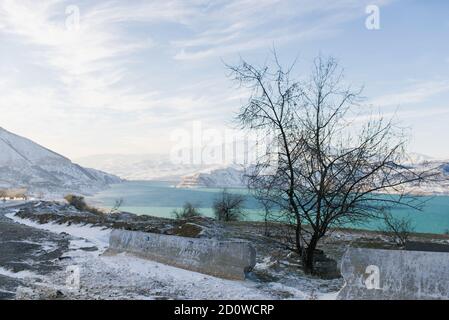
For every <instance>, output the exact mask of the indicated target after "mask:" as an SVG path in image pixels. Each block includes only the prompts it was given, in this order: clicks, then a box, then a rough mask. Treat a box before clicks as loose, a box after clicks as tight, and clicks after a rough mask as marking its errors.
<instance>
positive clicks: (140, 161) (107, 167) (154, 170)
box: [77, 154, 217, 182]
mask: <svg viewBox="0 0 449 320" xmlns="http://www.w3.org/2000/svg"><path fill="white" fill-rule="evenodd" d="M77 162H78V163H80V164H81V165H84V166H88V167H95V168H96V169H99V170H104V171H106V172H110V173H113V174H116V175H118V176H120V177H122V178H124V179H128V180H164V181H173V182H179V181H180V179H181V177H183V176H185V175H190V174H194V173H197V172H203V171H204V170H206V171H207V170H212V169H216V168H217V165H201V164H176V163H173V162H172V161H171V160H170V157H169V156H168V155H158V154H134V155H133V154H131V155H122V154H105V155H93V156H88V157H83V158H79V159H77Z"/></svg>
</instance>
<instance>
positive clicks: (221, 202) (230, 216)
mask: <svg viewBox="0 0 449 320" xmlns="http://www.w3.org/2000/svg"><path fill="white" fill-rule="evenodd" d="M244 202H245V197H244V196H243V195H241V194H233V193H229V192H228V191H227V190H226V189H223V191H222V192H221V194H220V195H219V196H218V197H217V198H216V199H215V200H214V203H213V205H212V208H213V210H214V213H215V217H216V219H217V220H218V221H227V222H229V221H238V220H240V219H241V218H242V216H243V215H244V213H243V204H244Z"/></svg>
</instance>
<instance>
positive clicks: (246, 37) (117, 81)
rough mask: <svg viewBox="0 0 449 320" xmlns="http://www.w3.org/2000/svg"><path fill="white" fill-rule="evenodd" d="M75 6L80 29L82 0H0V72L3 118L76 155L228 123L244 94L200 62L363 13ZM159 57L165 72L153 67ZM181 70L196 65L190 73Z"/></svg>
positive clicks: (304, 6)
mask: <svg viewBox="0 0 449 320" xmlns="http://www.w3.org/2000/svg"><path fill="white" fill-rule="evenodd" d="M366 2H373V1H368V0H367V1H366ZM374 2H376V1H374ZM78 3H79V10H80V19H81V20H80V25H79V27H80V28H79V30H77V31H70V30H68V29H67V28H66V23H65V22H66V19H67V14H66V7H67V5H73V4H75V5H76V4H77V2H75V3H74V2H73V1H64V0H48V1H35V0H21V1H17V0H0V36H1V37H2V42H1V43H0V50H2V53H3V52H5V51H8V52H9V55H8V57H9V58H8V59H9V60H7V61H6V60H5V62H3V61H0V69H1V70H2V71H3V70H6V69H8V68H9V69H8V70H13V69H14V70H17V72H16V71H15V72H8V73H5V72H2V75H0V96H1V100H0V110H1V114H2V118H1V121H2V123H1V124H0V125H5V124H7V126H8V128H10V129H13V131H18V133H20V134H25V135H28V136H30V137H34V136H37V137H43V138H44V140H43V141H42V142H43V143H44V144H46V145H48V147H55V148H56V149H57V151H59V152H61V153H63V154H67V155H68V156H71V155H72V154H74V155H75V156H80V155H83V153H85V152H91V151H92V150H95V149H96V148H103V149H104V150H103V151H102V152H108V151H107V150H110V151H112V150H113V149H114V150H115V149H120V148H121V149H126V148H127V147H130V146H132V147H136V146H140V148H142V149H143V148H146V150H147V152H151V151H152V150H151V148H157V147H158V145H162V147H164V146H163V142H161V141H160V140H163V139H161V137H160V133H159V134H157V133H156V134H155V133H154V132H155V129H154V130H153V128H160V127H164V129H165V130H170V127H176V126H179V125H182V124H184V123H185V122H186V121H190V120H193V119H198V118H201V119H203V120H204V121H206V122H211V123H214V124H215V123H219V122H220V121H219V120H221V123H223V122H224V118H225V117H226V116H229V117H230V116H231V111H233V109H232V108H235V107H236V106H238V104H239V103H238V101H237V100H238V99H239V98H241V95H240V93H238V92H236V91H235V89H234V88H232V87H231V86H230V85H229V84H224V81H226V80H224V79H216V77H215V74H213V73H211V74H208V73H209V71H206V72H205V71H202V72H203V73H202V74H200V72H198V73H196V72H197V71H196V70H194V68H193V67H191V65H190V62H191V61H192V60H195V66H196V65H200V66H204V65H205V63H206V61H207V59H209V58H213V59H215V60H216V61H217V64H219V63H220V62H219V60H218V58H219V57H222V56H223V55H228V54H236V53H242V52H244V51H248V50H252V49H256V48H263V50H266V49H268V48H269V47H271V45H272V44H273V42H275V43H276V44H282V43H287V42H295V43H296V42H298V41H301V40H303V39H314V38H315V37H318V36H320V37H321V36H328V35H329V34H332V33H333V32H334V29H335V28H336V27H337V26H338V25H339V24H340V23H342V22H345V21H348V20H350V19H353V18H354V17H356V16H357V17H359V16H360V15H363V14H364V10H359V9H361V8H363V6H364V2H360V1H358V0H344V1H338V2H329V1H325V0H319V1H314V2H313V1H308V0H307V1H306V0H301V1H293V0H290V1H280V0H262V1H261V0H257V1H256V0H243V1H242V0H231V1H229V0H218V1H206V0H193V1H184V0H168V1H143V0H136V1H132V2H125V1H120V2H119V1H100V2H98V1H78ZM316 16H319V19H315V18H316ZM317 21H319V22H318V23H317ZM161 29H163V30H164V31H165V30H166V32H165V33H164V34H163V35H160V34H159V32H158V31H159V30H161ZM156 49H157V52H156V53H154V54H148V56H147V53H148V52H152V50H153V51H156ZM14 50H16V51H14ZM14 55H17V56H18V57H17V58H16V59H14ZM19 57H20V58H19ZM2 59H3V57H2ZM203 59H204V60H203ZM161 61H163V62H162V63H165V64H166V65H165V68H164V70H163V71H160V70H157V71H153V69H157V67H158V64H159V63H161ZM167 61H168V62H167ZM209 61H210V59H209ZM133 67H134V68H133ZM139 67H142V69H143V70H137V69H139ZM150 67H151V68H150ZM153 67H154V68H153ZM176 67H178V68H180V69H182V68H185V69H188V68H191V70H192V71H191V73H190V74H189V75H188V76H186V75H185V74H188V71H185V70H179V71H178V70H177V69H175V68H176ZM146 68H148V69H149V70H150V71H147V70H146ZM218 69H219V67H217V70H218ZM183 71H184V72H185V74H184V77H185V78H184V79H182V81H180V80H179V79H178V73H181V72H183ZM153 72H154V73H153ZM217 72H218V71H217ZM220 72H223V73H224V71H222V70H220ZM167 74H170V75H169V76H167ZM146 82H149V83H150V84H147V83H146ZM172 82H173V83H172ZM50 127H51V128H52V130H53V131H52V132H48V133H47V131H48V129H49V128H50ZM124 135H126V137H127V138H126V139H125V138H124ZM154 135H155V136H156V138H152V136H154ZM77 139H78V140H77ZM67 140H73V143H72V144H71V145H68V144H67V143H66V141H67ZM130 141H134V142H133V143H130ZM143 141H145V143H144V142H143ZM147 141H151V143H148V142H147ZM120 143H121V144H120ZM75 144H78V147H75ZM119 144H120V145H119ZM86 150H87V151H86Z"/></svg>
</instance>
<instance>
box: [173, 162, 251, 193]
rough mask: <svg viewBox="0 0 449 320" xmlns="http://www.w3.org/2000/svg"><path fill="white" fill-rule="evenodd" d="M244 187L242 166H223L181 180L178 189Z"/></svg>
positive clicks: (244, 180)
mask: <svg viewBox="0 0 449 320" xmlns="http://www.w3.org/2000/svg"><path fill="white" fill-rule="evenodd" d="M245 186H246V178H245V169H244V168H243V167H242V166H236V165H233V166H225V167H221V168H214V169H209V170H203V171H201V172H197V173H194V174H190V175H185V176H183V177H182V178H181V182H180V183H179V184H178V185H177V187H178V188H194V187H208V188H239V187H245Z"/></svg>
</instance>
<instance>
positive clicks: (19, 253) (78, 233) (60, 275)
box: [0, 201, 449, 299]
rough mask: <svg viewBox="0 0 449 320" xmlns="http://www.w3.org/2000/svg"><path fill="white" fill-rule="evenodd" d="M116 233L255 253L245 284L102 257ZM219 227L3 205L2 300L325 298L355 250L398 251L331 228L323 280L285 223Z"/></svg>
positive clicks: (322, 257) (53, 205)
mask: <svg viewBox="0 0 449 320" xmlns="http://www.w3.org/2000/svg"><path fill="white" fill-rule="evenodd" d="M112 228H123V229H128V230H140V231H146V232H156V233H163V234H169V235H179V236H187V237H202V238H218V239H245V240H248V241H250V242H251V243H252V244H253V245H254V246H255V248H256V251H257V264H256V267H255V268H254V270H253V271H252V272H251V273H250V274H249V275H248V279H247V280H246V281H230V280H223V279H219V278H215V277H211V276H206V275H202V274H199V273H195V272H191V271H187V270H182V269H178V268H173V267H169V266H165V265H162V264H159V263H156V262H152V261H148V260H142V259H138V258H135V257H130V256H127V255H123V254H122V255H118V256H112V257H111V256H106V255H103V252H104V250H105V249H106V248H107V241H108V234H109V232H110V230H111V229H112ZM268 230H269V233H268V234H266V232H265V225H264V224H263V223H259V222H236V223H226V224H223V223H218V222H216V221H214V220H212V219H208V218H197V219H193V220H190V221H185V220H173V219H163V218H157V217H150V216H136V215H134V214H130V213H123V212H118V213H112V214H100V213H98V212H94V213H92V212H86V211H79V210H77V209H76V208H74V207H72V206H69V205H67V204H63V203H58V202H48V201H30V202H26V203H23V204H18V205H11V204H9V205H6V206H4V207H3V208H1V207H0V241H1V243H2V245H1V246H0V298H3V299H14V298H16V299H21V298H24V299H36V298H39V299H176V298H187V299H289V298H290V299H323V298H333V297H335V295H336V293H337V292H338V291H339V289H340V288H341V287H342V286H343V279H342V278H341V277H340V276H339V268H338V266H339V261H340V259H341V256H342V254H343V253H344V251H345V249H346V248H347V247H348V246H349V245H351V246H362V247H370V248H384V249H397V247H396V246H395V245H394V244H392V243H391V242H390V241H389V239H388V237H386V236H384V235H382V234H380V233H378V232H369V231H357V230H344V229H339V230H333V231H332V232H331V233H330V234H329V236H327V237H326V238H324V239H323V241H322V242H321V245H320V247H319V249H320V252H322V253H321V254H317V257H318V261H317V265H318V271H319V273H320V276H314V277H311V276H307V275H304V274H303V273H302V271H301V265H300V263H299V259H298V257H297V256H296V255H295V254H294V253H292V252H291V251H289V250H288V249H286V246H285V241H284V240H285V239H286V238H287V237H288V235H289V232H290V230H288V229H286V227H285V226H283V225H281V224H271V225H269V228H268ZM412 240H414V241H421V242H431V243H449V237H448V236H444V235H441V236H438V235H425V234H415V235H413V236H412ZM74 265H75V266H77V268H79V270H80V272H81V284H80V287H78V288H76V289H75V290H73V288H68V287H67V285H66V280H67V267H71V266H74Z"/></svg>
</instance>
